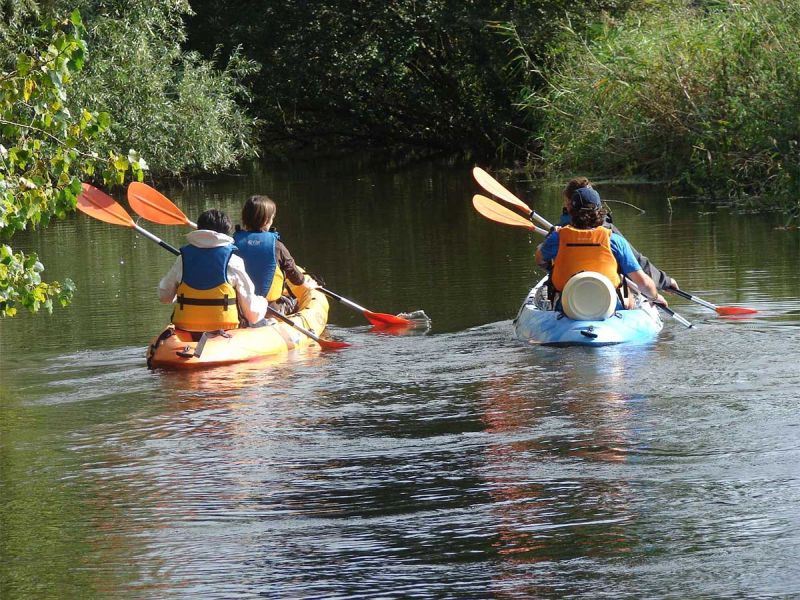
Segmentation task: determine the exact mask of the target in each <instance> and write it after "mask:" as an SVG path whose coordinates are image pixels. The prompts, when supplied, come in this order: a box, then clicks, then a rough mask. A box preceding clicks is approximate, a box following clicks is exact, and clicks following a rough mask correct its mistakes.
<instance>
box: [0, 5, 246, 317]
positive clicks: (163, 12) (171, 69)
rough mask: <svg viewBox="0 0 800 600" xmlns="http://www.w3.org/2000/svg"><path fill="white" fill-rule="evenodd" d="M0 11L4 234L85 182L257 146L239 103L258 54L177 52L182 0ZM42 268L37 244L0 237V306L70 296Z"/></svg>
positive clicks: (190, 164)
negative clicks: (216, 57)
mask: <svg viewBox="0 0 800 600" xmlns="http://www.w3.org/2000/svg"><path fill="white" fill-rule="evenodd" d="M76 6H77V7H79V8H80V9H81V11H82V12H81V11H79V10H77V9H76V8H75V7H76ZM0 10H2V12H0V68H1V69H2V71H0V236H2V237H3V238H5V239H8V238H9V237H10V236H11V235H12V234H14V233H15V232H17V231H20V230H24V229H27V228H29V227H37V226H44V225H47V223H48V222H49V221H50V219H52V218H54V217H55V218H60V217H63V216H64V215H65V214H66V213H67V212H68V211H71V210H72V209H73V208H74V207H75V202H76V197H77V194H78V193H80V189H81V188H80V184H81V181H87V180H92V181H95V182H96V183H98V184H100V185H106V186H112V185H119V184H122V183H123V182H124V181H126V180H127V179H129V178H135V179H139V180H141V179H142V178H143V176H144V170H145V169H147V168H148V163H149V166H150V167H151V170H152V172H153V173H154V174H156V175H158V174H170V175H179V174H180V175H183V174H195V173H202V172H216V171H220V170H223V169H228V168H231V167H234V166H235V165H236V164H237V162H238V161H239V160H241V159H242V158H244V157H246V156H252V155H253V154H254V149H255V146H254V139H255V136H254V122H253V120H252V119H251V118H250V117H248V116H247V115H246V113H245V112H244V111H243V110H242V108H241V106H240V104H239V101H240V100H241V98H243V97H244V96H245V95H246V88H245V87H244V86H243V85H242V83H241V78H242V77H244V76H245V75H247V74H249V73H252V72H253V71H254V65H253V63H252V62H250V61H246V60H244V59H242V58H241V57H240V56H239V55H238V54H236V53H233V55H232V56H231V59H230V61H229V64H228V66H227V67H226V68H225V69H222V70H218V69H216V68H214V67H213V65H212V63H211V62H210V61H206V60H202V59H201V58H200V57H199V55H197V54H196V53H187V52H184V51H183V50H182V48H181V43H182V42H183V41H184V25H183V21H182V17H183V16H184V15H185V14H186V13H188V12H189V11H190V8H189V5H188V3H187V2H186V1H185V0H53V1H50V2H42V3H40V4H37V3H35V2H33V1H31V2H12V3H0ZM82 14H83V15H84V16H85V21H84V19H82V17H81V15H82ZM84 23H86V25H84ZM119 149H129V150H126V151H122V152H120V150H119ZM43 268H44V267H43V266H42V264H41V263H40V262H39V260H38V258H37V257H36V256H35V255H33V254H30V255H26V254H24V253H22V252H15V251H14V250H13V248H11V246H10V245H8V244H5V245H2V246H0V316H13V315H14V314H16V313H17V311H18V308H19V307H25V308H28V309H30V310H31V311H36V310H38V309H40V308H46V309H48V310H51V309H52V306H53V304H54V303H60V304H65V303H67V302H68V301H69V298H70V297H71V295H72V291H73V285H72V283H71V282H70V281H69V280H66V281H65V282H64V283H63V284H59V283H56V282H51V283H45V282H44V281H42V278H41V272H42V270H43Z"/></svg>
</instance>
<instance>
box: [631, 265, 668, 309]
mask: <svg viewBox="0 0 800 600" xmlns="http://www.w3.org/2000/svg"><path fill="white" fill-rule="evenodd" d="M626 277H628V278H630V280H631V281H633V283H635V284H636V285H638V286H639V289H640V290H641V291H642V293H644V295H645V296H647V297H648V298H650V299H651V300H655V301H656V302H657V303H658V304H663V305H664V306H668V304H667V301H666V300H664V296H662V295H661V294H659V293H658V288H656V284H655V282H654V281H653V278H652V277H650V275H648V274H647V273H645V272H644V271H642V270H641V269H639V270H638V271H633V272H632V273H628V274H627V275H626Z"/></svg>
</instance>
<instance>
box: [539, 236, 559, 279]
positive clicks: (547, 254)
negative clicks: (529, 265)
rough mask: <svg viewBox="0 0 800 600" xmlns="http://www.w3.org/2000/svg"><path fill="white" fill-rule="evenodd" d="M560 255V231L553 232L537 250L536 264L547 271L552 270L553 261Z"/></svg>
mask: <svg viewBox="0 0 800 600" xmlns="http://www.w3.org/2000/svg"><path fill="white" fill-rule="evenodd" d="M556 254H558V230H554V231H551V232H550V233H549V234H547V237H546V238H544V241H543V242H542V243H541V244H539V245H538V246H537V248H536V254H535V256H534V258H535V260H536V264H537V265H539V266H540V267H542V268H543V269H545V270H549V269H550V265H551V263H552V261H553V260H554V259H555V257H556Z"/></svg>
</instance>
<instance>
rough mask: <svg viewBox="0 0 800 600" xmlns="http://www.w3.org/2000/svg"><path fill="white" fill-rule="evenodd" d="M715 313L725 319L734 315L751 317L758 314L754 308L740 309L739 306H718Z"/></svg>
mask: <svg viewBox="0 0 800 600" xmlns="http://www.w3.org/2000/svg"><path fill="white" fill-rule="evenodd" d="M716 311H717V314H719V315H724V316H727V317H730V316H736V315H753V314H755V313H757V312H758V311H757V310H755V309H754V308H742V307H739V306H718V307H717V308H716Z"/></svg>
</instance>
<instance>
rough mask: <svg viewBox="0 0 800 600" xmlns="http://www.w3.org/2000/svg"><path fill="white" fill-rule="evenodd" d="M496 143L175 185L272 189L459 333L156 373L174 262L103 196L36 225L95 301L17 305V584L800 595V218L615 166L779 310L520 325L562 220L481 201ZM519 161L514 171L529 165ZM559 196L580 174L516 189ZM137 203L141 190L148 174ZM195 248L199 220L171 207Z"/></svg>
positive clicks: (317, 265)
mask: <svg viewBox="0 0 800 600" xmlns="http://www.w3.org/2000/svg"><path fill="white" fill-rule="evenodd" d="M470 167H471V165H463V164H449V163H436V162H425V163H416V164H411V165H403V166H396V165H388V166H387V165H380V166H376V165H375V164H369V163H367V162H363V161H359V160H356V159H353V160H346V161H339V162H315V163H297V162H295V163H291V164H284V165H260V166H256V167H254V168H253V170H252V171H251V172H249V173H248V174H246V175H244V176H241V177H235V178H234V177H228V178H224V179H221V180H216V181H208V182H204V183H202V184H200V185H196V186H194V187H192V188H189V189H185V190H183V189H164V190H163V191H165V192H166V193H167V195H168V196H170V197H171V198H172V199H173V200H175V201H176V203H178V204H179V205H180V206H181V207H183V208H184V210H185V211H186V212H187V214H189V215H190V217H192V218H195V217H196V216H197V214H199V212H200V211H201V210H203V209H204V208H207V207H211V206H220V207H222V208H224V209H225V210H227V211H229V212H230V213H231V214H233V215H236V213H238V210H239V207H240V206H241V203H242V202H243V200H244V198H245V197H246V196H248V195H250V194H252V193H267V194H269V195H271V196H273V197H274V198H275V199H276V200H277V201H278V205H279V211H278V218H277V225H278V227H279V229H280V230H281V232H282V235H283V239H284V240H285V241H286V242H287V245H288V246H289V248H290V249H291V250H292V253H293V254H294V255H295V257H296V258H297V259H298V261H299V262H300V263H301V264H303V265H304V266H306V267H307V268H308V269H310V270H311V271H313V272H315V273H317V274H319V275H321V276H322V277H323V278H324V279H325V281H326V283H327V285H328V287H330V288H331V289H333V290H335V291H337V292H339V293H340V294H343V295H345V296H347V297H349V298H352V299H354V300H356V301H357V302H359V303H361V304H363V305H365V306H367V307H369V308H371V309H372V310H376V311H381V312H392V313H397V312H400V311H410V310H415V309H424V310H425V311H426V312H427V314H428V315H430V316H431V318H432V319H433V325H432V327H431V329H430V331H428V332H427V333H425V332H419V333H418V334H416V335H399V336H398V335H387V334H382V333H376V332H374V331H372V330H371V329H370V328H369V327H368V326H367V325H366V324H365V321H364V319H363V318H362V317H361V315H359V314H358V313H353V312H351V311H349V310H347V309H346V308H344V307H342V306H338V305H337V306H333V307H332V313H331V327H330V330H331V332H332V334H333V335H334V336H336V337H339V338H342V339H346V340H347V341H349V342H351V343H352V344H353V346H352V348H350V349H347V350H345V351H341V352H334V353H330V352H328V353H321V352H314V351H307V352H305V353H303V354H299V355H292V356H290V357H284V358H280V359H275V360H273V361H271V362H269V363H265V364H258V365H247V366H243V367H231V368H223V369H217V370H214V371H209V372H206V373H192V374H176V373H165V372H149V371H147V369H146V368H145V364H144V359H143V353H144V346H145V345H146V344H147V341H148V340H149V338H150V337H151V336H152V335H154V334H155V333H156V332H157V331H158V329H159V328H160V326H161V325H163V323H164V322H165V321H166V320H167V319H168V317H169V313H170V309H169V307H165V306H162V305H159V304H158V302H157V300H156V298H155V287H156V285H157V283H158V279H159V278H160V276H161V275H162V274H163V273H164V272H165V271H166V270H167V269H168V268H169V265H170V264H171V262H172V260H173V259H172V257H171V256H170V255H169V254H167V253H166V252H164V251H163V250H162V249H160V248H159V247H158V246H156V245H155V244H152V243H151V242H148V241H147V240H144V239H142V238H137V237H135V236H134V234H132V233H131V232H130V231H129V230H127V229H123V228H119V227H114V226H111V225H106V224H102V223H99V222H97V221H92V220H90V219H89V218H87V217H85V216H83V215H74V216H72V217H71V218H70V219H68V220H66V221H63V222H60V223H57V224H55V225H54V226H53V227H50V228H48V229H47V230H46V231H44V232H40V233H36V234H30V235H26V236H19V237H18V238H16V239H15V242H16V244H17V245H18V246H19V247H21V248H23V249H26V250H36V251H38V252H39V253H40V255H41V256H42V257H43V260H44V262H45V264H46V266H47V268H48V270H47V272H46V274H47V275H48V276H49V277H51V278H55V279H61V278H63V277H66V276H70V277H72V278H73V279H74V280H75V281H76V283H77V284H78V286H79V291H78V293H77V296H76V298H75V301H74V303H73V305H72V306H71V307H70V308H69V309H65V310H56V312H55V313H54V314H53V315H52V316H50V317H48V316H35V317H30V316H22V317H21V318H18V319H14V320H7V321H3V322H0V334H1V335H2V338H0V339H1V341H0V352H1V353H2V360H1V361H0V393H1V394H2V395H1V398H0V499H1V500H2V501H1V502H0V596H2V597H3V598H4V599H5V598H67V597H69V598H77V597H80V598H95V597H96V598H108V597H119V598H253V597H265V598H373V597H383V598H401V597H436V598H442V597H452V598H484V597H487V598H488V597H494V598H539V597H584V598H603V597H609V598H610V597H614V598H618V597H631V598H634V597H636V598H638V597H648V598H656V597H671V598H684V597H704V598H707V597H715V598H716V597H737V598H758V597H798V596H800V533H798V532H799V531H800V511H798V506H800V429H799V428H798V425H800V411H798V398H800V392H798V390H800V370H799V369H798V366H797V364H798V363H797V357H798V356H800V300H798V298H800V275H798V258H800V235H798V232H797V231H782V230H779V229H776V225H779V224H780V219H779V218H778V217H775V216H770V215H767V216H753V215H741V214H733V213H731V212H730V211H729V210H726V209H719V210H716V209H713V208H712V209H709V208H706V207H702V206H699V205H696V204H691V203H689V202H687V201H685V200H676V201H673V203H672V209H673V211H672V212H670V211H669V210H668V206H667V204H666V202H665V196H666V194H665V192H663V191H661V190H657V189H653V188H644V187H626V188H622V187H616V188H615V187H611V186H599V189H600V191H601V193H602V194H603V196H604V197H607V198H611V199H617V200H622V201H625V202H630V203H632V204H635V205H637V206H641V207H642V208H644V209H646V213H645V214H644V215H639V213H638V212H637V211H636V210H634V209H632V208H630V207H627V206H626V205H622V204H618V205H612V207H613V208H615V220H616V222H617V224H618V225H619V226H620V227H621V229H622V230H623V232H625V233H626V236H627V237H628V238H629V239H630V240H631V241H632V242H633V243H634V245H636V246H637V247H638V248H640V249H641V250H642V251H644V252H645V253H646V254H648V255H649V256H650V258H652V259H653V260H654V261H655V262H656V263H657V264H659V265H660V266H662V267H663V268H664V269H666V270H668V271H669V272H670V273H671V274H672V275H673V276H674V277H676V279H678V281H679V282H680V283H681V284H682V286H683V287H684V288H685V289H689V290H691V291H693V292H695V293H697V294H699V295H701V296H702V297H704V298H706V299H708V300H710V301H712V302H715V303H717V304H741V305H745V306H752V307H754V308H757V309H759V311H760V313H759V314H758V315H757V316H756V317H755V318H752V319H744V320H727V319H722V318H719V317H716V316H715V314H714V313H709V312H708V311H706V310H705V309H703V308H701V307H699V306H696V305H694V304H690V303H687V302H685V301H682V300H679V299H675V300H674V301H673V302H672V307H673V308H675V309H676V310H678V312H680V313H681V314H682V315H684V316H685V317H687V318H689V319H690V320H692V321H693V322H694V323H695V324H696V328H695V329H692V330H686V329H684V328H683V327H681V326H680V325H679V324H678V323H675V322H668V323H667V325H666V327H665V329H664V331H663V332H662V333H661V335H660V337H659V340H658V342H657V343H656V344H654V345H651V346H645V347H638V348H633V347H631V348H626V347H618V348H614V347H612V348H604V349H598V350H587V349H579V348H572V349H550V348H541V347H528V346H525V345H524V344H522V343H520V342H517V341H516V340H514V339H513V337H512V328H511V321H510V320H511V319H512V318H513V316H514V314H515V312H516V310H517V308H518V306H519V304H520V303H521V301H522V299H523V298H524V296H525V293H526V292H527V290H528V288H529V287H530V286H531V285H532V284H533V283H534V281H535V280H536V279H537V277H538V273H537V272H536V269H535V267H534V266H533V261H532V252H533V249H534V245H535V243H537V242H538V239H537V238H535V237H534V235H533V234H530V235H529V234H528V233H527V232H525V231H523V230H521V229H514V228H510V227H503V226H501V225H497V224H494V223H491V222H489V221H486V220H484V219H482V218H481V217H479V216H478V215H477V214H475V213H474V211H473V210H472V208H471V204H470V199H471V197H472V194H474V193H476V192H477V191H478V189H477V187H476V186H475V185H474V184H473V182H472V181H471V178H470V175H469V171H470ZM504 181H508V180H507V179H504ZM509 186H511V187H513V188H514V189H515V190H516V191H517V193H518V194H520V195H521V196H523V197H524V198H526V199H527V200H528V201H529V202H531V203H533V204H534V205H535V206H536V208H537V210H538V211H539V212H541V213H542V214H545V215H548V216H549V217H551V218H552V219H555V218H556V217H557V215H558V204H559V196H558V194H559V190H558V188H557V187H554V188H544V189H532V188H531V187H530V186H529V185H528V184H526V183H525V182H509ZM120 200H122V198H120ZM147 227H148V228H150V229H151V230H152V231H154V232H156V233H157V234H158V235H161V236H162V237H164V238H165V239H166V240H168V241H170V242H171V243H173V244H175V245H178V244H180V243H182V235H183V234H184V233H185V230H182V229H181V228H169V227H160V226H155V225H154V226H150V225H147Z"/></svg>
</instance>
